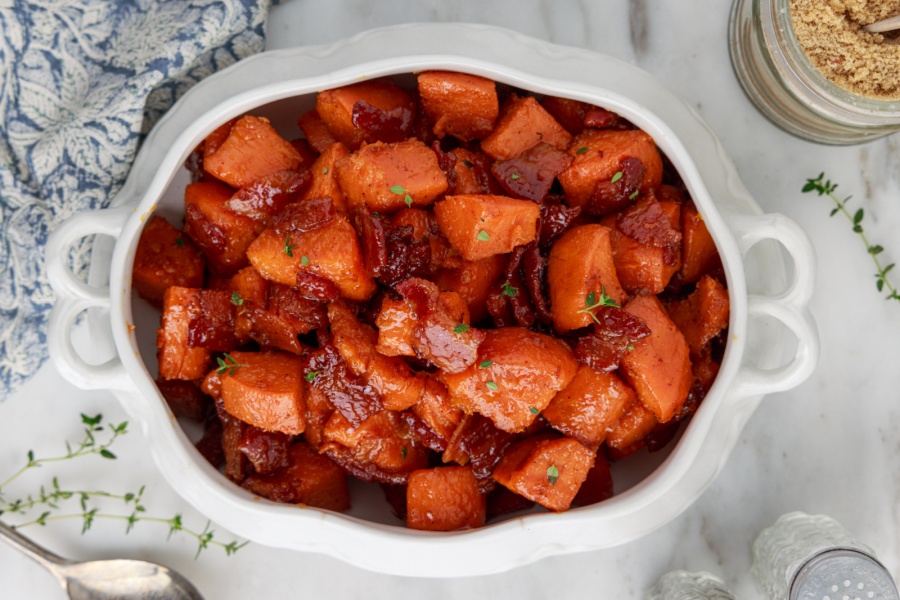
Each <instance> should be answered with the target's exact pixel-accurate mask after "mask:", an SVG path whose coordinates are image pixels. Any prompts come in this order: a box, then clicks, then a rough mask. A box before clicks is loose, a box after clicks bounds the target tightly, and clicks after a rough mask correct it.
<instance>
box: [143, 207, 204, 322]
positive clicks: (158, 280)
mask: <svg viewBox="0 0 900 600" xmlns="http://www.w3.org/2000/svg"><path fill="white" fill-rule="evenodd" d="M203 267H204V260H203V255H202V254H201V253H200V251H199V250H197V247H196V246H195V245H194V243H193V242H192V241H191V240H190V238H188V237H186V236H185V235H184V234H182V233H181V232H180V231H178V230H177V229H175V227H173V226H172V225H171V224H170V223H169V222H168V221H166V220H165V219H163V218H162V217H160V216H157V215H154V216H152V217H150V220H149V221H148V222H147V225H146V226H145V227H144V230H143V231H142V232H141V238H140V240H139V241H138V245H137V249H136V250H135V251H134V267H133V268H132V270H131V285H133V286H134V289H135V290H136V291H137V293H138V294H139V295H140V297H141V298H143V299H145V300H147V301H149V302H150V303H151V304H153V305H154V306H157V307H161V306H162V300H163V294H165V292H166V289H168V288H170V287H172V286H173V285H175V286H179V287H192V288H198V287H201V286H202V285H203Z"/></svg>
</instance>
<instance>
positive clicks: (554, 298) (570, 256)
mask: <svg viewBox="0 0 900 600" xmlns="http://www.w3.org/2000/svg"><path fill="white" fill-rule="evenodd" d="M609 238H610V229H609V228H608V227H605V226H603V225H598V224H587V225H579V226H577V227H573V228H571V229H569V230H568V231H566V232H565V233H564V234H563V235H562V236H561V237H560V238H559V239H558V240H557V241H556V243H555V244H553V247H552V248H551V249H550V256H549V258H548V260H547V282H548V285H549V288H550V313H551V315H552V317H553V326H554V327H555V328H556V331H558V332H560V333H565V332H567V331H571V330H573V329H579V328H581V327H585V326H587V325H590V324H591V322H592V320H593V319H592V317H591V315H590V314H588V312H586V311H585V308H586V307H587V305H588V303H587V298H588V296H590V295H591V294H593V296H594V298H596V299H599V298H600V297H601V294H602V293H603V292H604V291H605V292H606V294H607V295H608V296H609V297H610V298H612V299H613V300H614V301H615V302H617V303H619V304H621V303H622V302H624V301H625V299H626V298H627V297H628V296H627V294H626V293H625V290H623V289H622V286H621V285H620V284H619V278H618V276H617V275H616V267H615V263H614V262H613V255H612V246H611V244H610V241H609Z"/></svg>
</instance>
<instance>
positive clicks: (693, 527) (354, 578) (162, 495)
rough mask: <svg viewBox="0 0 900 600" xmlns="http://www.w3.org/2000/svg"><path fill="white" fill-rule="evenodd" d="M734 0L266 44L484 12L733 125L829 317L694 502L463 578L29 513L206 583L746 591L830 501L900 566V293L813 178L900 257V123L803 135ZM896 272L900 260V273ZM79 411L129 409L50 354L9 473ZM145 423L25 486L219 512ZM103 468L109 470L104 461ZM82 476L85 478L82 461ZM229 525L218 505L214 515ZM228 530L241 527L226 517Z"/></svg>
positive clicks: (84, 542)
mask: <svg viewBox="0 0 900 600" xmlns="http://www.w3.org/2000/svg"><path fill="white" fill-rule="evenodd" d="M729 4H730V3H728V2H722V1H721V0H696V1H694V2H691V3H681V2H668V3H664V2H647V0H609V1H607V2H596V3H589V2H582V1H578V0H554V1H550V0H543V1H541V0H494V1H493V2H489V3H488V2H480V1H479V2H475V1H473V0H459V1H457V2H452V3H448V2H438V1H436V0H423V1H422V2H418V3H415V5H413V3H408V2H401V1H398V0H383V1H380V2H371V1H366V0H327V1H326V0H288V1H287V2H285V3H284V4H282V5H281V6H278V7H275V8H274V9H273V10H272V13H271V16H270V21H269V47H270V48H282V47H288V46H294V45H298V44H320V43H324V42H330V41H336V40H339V39H342V38H345V37H348V36H351V35H353V34H356V33H358V32H360V31H363V30H365V29H369V28H372V27H379V26H385V25H392V24H398V23H409V22H426V21H436V22H441V21H455V22H473V23H487V24H491V25H496V26H500V27H505V28H508V29H513V30H516V31H519V32H521V33H524V34H527V35H530V36H532V37H535V38H539V39H543V40H547V41H550V42H553V43H557V44H564V45H572V46H580V47H584V48H588V49H591V50H595V51H599V52H604V53H607V54H610V55H613V56H616V57H618V58H621V59H624V60H627V61H629V62H632V63H634V64H636V65H637V66H639V67H641V68H643V69H645V70H647V71H649V72H650V73H652V74H653V75H655V76H656V77H658V78H659V79H660V80H661V81H662V82H663V83H664V84H665V85H666V86H668V87H669V88H671V89H672V90H674V91H675V92H676V93H677V94H679V95H680V96H682V97H683V98H685V99H686V100H687V101H688V102H689V103H690V104H691V105H692V106H694V107H695V108H696V109H697V111H698V112H699V113H700V115H701V116H702V117H703V119H704V120H705V121H706V122H707V123H708V124H709V125H710V126H711V128H712V129H713V130H714V131H715V133H716V134H717V135H718V137H719V139H720V140H721V142H722V144H723V145H724V147H725V148H726V150H727V151H728V153H729V154H730V156H731V157H732V159H733V160H734V162H735V164H736V166H737V169H738V172H739V173H740V176H741V178H742V179H743V181H744V183H745V184H746V186H747V188H748V189H749V190H750V192H751V193H752V194H753V196H754V197H755V198H756V200H757V201H758V202H759V204H760V205H761V206H762V207H763V209H764V210H765V211H767V212H781V213H783V214H785V215H787V216H789V217H791V218H792V219H794V220H795V221H796V222H797V223H799V224H800V225H801V226H802V227H803V228H804V229H805V230H806V231H807V233H808V234H809V236H810V237H811V239H812V241H813V244H814V246H815V249H816V252H817V255H818V273H817V277H818V279H817V284H816V292H815V296H814V298H813V301H812V304H811V309H812V311H813V313H814V315H815V316H816V319H817V321H818V325H819V330H820V335H821V345H822V350H821V355H820V358H819V366H818V369H817V370H816V372H815V373H814V374H813V376H812V377H811V378H810V379H809V380H808V381H807V382H806V383H804V384H803V385H801V386H800V387H798V388H796V389H794V390H792V391H790V392H786V393H781V394H772V395H770V396H768V397H767V398H765V399H764V400H763V402H762V404H761V406H760V407H759V409H758V410H757V411H756V413H755V414H754V415H753V416H752V418H751V419H750V421H749V423H748V425H747V427H746V428H745V429H744V431H743V432H742V435H741V436H740V438H739V441H738V443H737V444H736V446H735V448H734V450H733V452H732V454H731V456H730V458H729V459H728V462H727V464H726V466H725V468H724V470H723V472H722V473H721V474H720V475H719V476H718V478H717V479H716V480H715V481H714V482H713V483H712V485H711V486H710V487H709V489H708V490H707V491H706V492H705V493H704V494H703V496H702V497H701V498H700V499H699V500H697V501H696V502H695V503H694V504H693V505H692V506H691V507H690V508H688V509H687V510H686V511H685V512H684V513H683V514H681V515H680V516H678V517H677V518H676V519H674V520H673V521H672V522H670V523H669V524H668V525H666V526H664V527H663V528H661V529H659V530H657V531H655V532H653V533H651V534H650V535H648V536H646V537H644V538H642V539H640V540H637V541H635V542H632V543H629V544H627V545H624V546H620V547H616V548H612V549H609V550H604V551H597V552H589V553H582V554H575V555H568V556H562V557H555V558H546V559H543V560H541V561H539V562H537V563H534V564H531V565H529V566H526V567H523V568H519V569H517V570H514V571H511V572H508V573H503V574H498V575H491V576H484V577H473V578H460V579H452V580H430V579H413V578H401V577H393V576H386V575H379V574H374V573H370V572H366V571H362V570H360V569H357V568H355V567H352V566H348V565H346V564H343V563H341V562H338V561H336V560H334V559H331V558H326V557H322V556H319V555H314V554H301V553H296V552H289V551H281V550H274V549H269V548H265V547H263V546H260V545H250V546H248V547H246V548H244V549H242V550H241V551H240V552H238V553H237V554H236V555H234V556H231V557H226V556H224V553H222V552H221V551H219V550H217V549H215V548H213V549H210V550H209V551H207V552H204V553H203V554H202V555H201V556H200V557H199V558H198V559H196V560H194V558H193V556H194V552H195V543H194V541H193V540H191V539H189V538H188V537H186V536H183V535H175V536H174V537H173V538H172V539H171V540H170V541H168V542H167V541H166V528H165V526H162V525H154V524H152V523H142V524H139V525H138V526H136V527H135V529H134V530H133V531H132V532H131V533H130V534H128V535H127V536H126V535H125V534H124V533H123V532H124V526H123V524H122V523H118V522H105V521H104V522H100V521H98V522H97V523H96V524H95V525H94V526H93V528H92V530H91V531H89V532H88V533H86V534H85V535H83V536H82V535H81V523H80V522H74V521H71V522H62V521H60V522H54V523H50V524H48V525H47V526H46V527H43V528H41V527H33V528H28V529H26V530H25V531H24V533H26V534H27V535H30V536H31V537H33V538H34V539H35V540H36V541H38V542H39V543H42V544H45V545H47V546H48V547H50V548H52V549H53V550H55V551H57V552H58V553H60V554H62V555H65V556H69V557H79V558H100V557H131V558H140V559H145V560H152V561H157V562H161V563H164V564H167V565H169V566H173V567H176V568H177V569H178V570H179V571H181V572H182V573H183V574H184V575H186V576H187V577H188V578H189V579H191V580H192V581H194V582H195V583H196V584H197V586H198V587H199V588H200V590H201V591H202V592H203V594H204V595H205V597H206V598H209V599H213V598H214V599H223V600H229V599H237V598H247V597H260V596H264V595H265V596H269V595H270V596H273V597H279V596H300V595H303V596H304V597H308V598H324V597H335V598H371V597H375V598H380V597H391V598H395V599H397V600H400V599H405V598H410V599H412V598H420V597H422V596H423V595H425V594H427V597H429V598H435V599H438V598H445V597H446V598H457V597H465V598H496V597H503V598H506V597H509V598H513V597H515V598H520V599H524V598H535V599H538V598H548V597H551V596H552V597H554V598H558V599H565V598H585V597H600V598H623V599H624V598H641V597H642V595H643V593H644V591H645V590H646V589H647V588H649V587H650V586H652V585H653V584H654V583H655V582H656V581H657V580H658V578H659V577H660V576H661V575H663V574H664V573H666V572H668V571H670V570H673V569H687V570H691V571H699V570H705V571H709V572H712V573H714V574H716V575H718V576H719V577H721V578H722V579H723V580H724V581H725V582H726V583H727V585H728V586H729V587H730V588H731V589H732V591H733V592H734V594H735V596H736V597H737V598H746V599H751V598H759V597H761V596H760V594H759V591H758V590H757V589H756V587H755V584H754V582H753V580H752V578H751V576H750V574H749V570H750V563H751V556H750V546H751V544H752V542H753V539H754V538H755V537H756V535H757V533H758V532H759V531H760V530H761V529H762V528H764V527H766V526H768V525H770V524H771V523H773V522H774V521H775V519H776V518H777V517H778V516H779V515H781V514H783V513H785V512H789V511H793V510H803V511H806V512H811V513H825V514H828V515H830V516H832V517H834V518H835V519H837V520H838V521H840V522H841V523H842V524H843V525H844V526H845V527H846V528H847V529H848V530H850V531H851V532H852V533H853V534H855V535H856V536H857V537H858V538H859V539H860V540H862V541H863V542H865V543H867V544H868V545H870V546H872V547H873V548H874V549H875V550H876V552H877V554H878V556H879V558H880V559H881V560H882V562H883V563H884V564H885V565H886V566H887V568H888V570H889V571H891V573H892V574H893V575H894V576H895V578H897V577H898V576H900V543H898V542H900V538H898V533H900V529H898V522H897V521H898V517H900V403H898V398H897V396H898V389H900V375H898V370H897V360H898V357H900V303H897V302H888V301H885V300H884V299H883V296H882V295H879V294H878V293H877V291H876V289H875V278H874V273H875V269H874V267H873V265H872V262H871V259H870V258H869V256H868V255H867V254H866V252H865V249H864V247H863V245H862V244H861V242H860V241H859V239H858V238H857V236H856V235H855V234H854V233H853V232H852V231H851V228H850V226H849V224H848V223H847V222H846V221H843V220H841V218H840V217H835V218H829V212H830V210H831V208H832V207H831V205H830V204H829V201H828V200H827V199H824V198H819V197H816V196H814V195H808V194H806V195H805V194H801V192H800V189H801V187H802V185H803V183H804V181H805V180H806V178H809V177H815V176H817V175H818V174H819V173H820V172H822V171H824V172H825V173H826V174H827V176H828V177H829V178H830V179H831V180H832V181H836V182H839V184H840V188H839V191H840V192H843V194H845V195H850V194H852V195H853V197H854V199H853V200H852V206H854V207H862V208H864V209H865V211H866V219H865V222H864V225H865V226H866V232H867V234H868V235H869V237H870V240H871V241H872V242H873V243H878V244H881V245H883V246H884V247H885V253H884V254H883V255H882V256H883V257H884V258H885V260H887V261H889V262H890V261H895V260H897V261H900V236H897V235H896V234H895V232H896V231H900V169H898V168H897V165H898V162H897V161H898V160H900V141H898V140H900V138H897V137H896V136H894V137H893V138H887V139H882V140H880V141H876V142H872V143H869V144H866V145H861V146H853V147H829V146H821V145H815V144H812V143H808V142H804V141H802V140H799V139H797V138H793V137H791V136H790V135H788V134H786V133H784V132H782V131H781V130H779V129H778V128H776V127H775V126H774V125H772V124H770V123H769V122H768V121H767V120H765V119H764V118H763V117H762V116H761V115H760V114H759V113H758V112H757V111H756V110H755V109H754V108H753V106H752V105H751V104H750V103H749V101H748V100H747V99H746V98H745V96H744V94H743V92H742V91H741V89H740V86H739V85H738V83H737V80H736V79H735V77H734V74H733V73H732V70H731V64H730V60H729V55H728V45H727V44H728V42H727V25H728V16H729V10H730V5H729ZM897 277H900V275H898V276H897ZM79 413H86V414H96V413H103V415H104V418H105V419H106V420H109V421H112V422H118V421H121V420H123V419H124V418H125V416H124V411H123V410H122V408H121V407H120V406H119V405H118V403H117V402H116V401H115V399H114V398H113V397H112V396H111V395H110V394H108V393H98V392H85V391H81V390H77V389H75V388H73V387H72V386H71V385H69V384H67V383H65V382H64V381H63V380H62V378H61V377H60V376H59V375H58V374H57V373H56V372H55V370H54V369H53V367H52V366H51V365H47V366H45V367H44V368H43V369H42V370H41V372H40V373H39V374H38V376H37V377H36V378H35V379H34V380H32V381H31V382H30V383H29V384H27V385H26V386H25V387H23V388H22V389H21V390H20V391H19V392H18V393H16V394H15V395H14V396H12V397H10V398H9V399H8V400H7V401H6V402H5V403H4V404H3V405H2V406H0V479H3V478H4V477H5V476H6V475H7V474H8V473H10V472H12V471H13V470H14V469H15V468H17V466H18V465H20V464H21V463H22V462H23V461H24V460H25V455H26V453H27V451H28V450H29V449H31V450H34V451H35V453H36V454H37V455H39V456H49V455H54V454H57V453H59V452H60V451H61V450H63V443H64V441H65V440H77V439H78V437H79V436H80V432H81V425H80V418H79V416H78V415H79ZM144 444H145V441H144V440H142V439H141V438H140V434H139V433H137V432H136V431H135V432H134V433H131V434H129V435H128V436H125V437H124V438H123V439H122V440H121V441H117V442H116V454H117V455H118V456H119V458H118V459H117V460H116V461H109V462H108V463H103V464H102V465H98V464H97V461H99V460H102V459H99V458H85V459H82V460H83V461H85V462H83V463H82V466H80V467H79V468H78V469H77V470H76V469H72V470H54V467H52V466H48V467H47V468H46V469H45V470H35V472H33V473H29V474H28V475H27V477H29V478H30V479H27V481H26V480H24V478H23V481H22V482H21V483H22V488H21V489H22V490H26V489H33V488H36V487H37V486H38V485H40V484H41V483H49V481H50V480H51V478H52V476H53V475H56V474H58V475H59V476H60V483H61V484H63V485H68V486H71V487H77V486H86V487H87V486H100V487H105V488H114V489H121V490H128V489H132V488H136V487H140V485H146V492H145V495H144V501H145V505H146V506H147V508H148V512H150V513H153V514H154V515H159V516H166V517H169V516H172V515H174V514H176V513H180V514H182V515H183V520H184V522H185V524H188V525H192V526H196V527H199V528H202V527H203V525H204V523H205V520H204V519H203V517H202V516H201V515H199V514H198V513H197V512H196V511H194V510H193V509H192V508H191V507H190V506H188V505H187V504H186V503H185V502H184V501H182V500H181V499H180V497H179V496H178V495H177V494H176V493H175V492H174V491H173V490H172V489H171V488H170V487H169V486H168V484H167V483H166V482H165V480H164V479H163V478H162V476H161V475H160V474H159V473H158V472H157V470H156V468H155V467H154V466H153V465H152V463H151V461H150V458H149V456H148V455H147V454H146V452H144V451H142V447H143V445H144ZM100 467H102V469H101V468H100ZM73 476H74V477H75V478H76V480H73V479H72V478H73ZM212 527H213V528H215V524H213V525H212ZM216 539H222V540H224V541H230V539H231V538H230V537H229V535H228V532H227V531H224V530H221V529H217V530H216ZM0 597H2V598H12V599H19V598H29V599H31V598H41V599H43V598H47V599H53V598H64V597H65V595H64V594H63V593H62V591H61V590H60V589H59V586H58V584H57V583H56V582H55V581H54V580H53V578H52V577H50V576H49V575H47V574H46V573H44V572H43V571H42V570H41V569H40V567H38V566H37V565H35V564H34V563H32V562H30V561H29V560H28V559H26V558H24V557H21V556H19V555H17V554H15V553H13V552H12V551H11V550H9V549H8V548H6V547H0Z"/></svg>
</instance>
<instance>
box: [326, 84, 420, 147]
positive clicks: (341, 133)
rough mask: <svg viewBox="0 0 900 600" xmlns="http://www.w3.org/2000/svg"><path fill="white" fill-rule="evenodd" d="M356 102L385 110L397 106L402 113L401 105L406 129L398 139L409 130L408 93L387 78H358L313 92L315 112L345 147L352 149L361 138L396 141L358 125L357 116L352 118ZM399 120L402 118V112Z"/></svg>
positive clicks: (355, 110)
mask: <svg viewBox="0 0 900 600" xmlns="http://www.w3.org/2000/svg"><path fill="white" fill-rule="evenodd" d="M360 103H363V104H365V105H368V106H369V107H371V108H374V109H377V110H379V111H384V112H386V113H390V112H391V111H398V110H399V111H400V112H401V113H402V111H403V110H404V109H405V110H407V111H409V115H408V118H409V121H408V124H407V126H408V127H409V128H410V129H409V130H407V132H406V133H407V134H406V135H402V137H399V139H405V138H406V137H408V134H409V133H411V127H412V110H411V109H412V102H411V100H410V97H409V94H407V93H406V92H405V91H403V90H402V89H400V88H399V87H397V86H396V85H394V84H393V83H392V82H391V81H390V80H388V79H374V80H372V81H362V82H360V83H354V84H352V85H346V86H344V87H340V88H337V89H333V90H326V91H324V92H322V93H320V94H319V95H318V96H317V99H316V112H317V113H318V115H319V116H320V117H321V118H322V120H323V121H324V122H325V124H326V125H327V126H328V129H329V131H331V133H332V135H334V137H335V138H337V140H338V141H339V142H341V143H342V144H344V145H345V146H347V147H348V148H351V149H356V148H358V147H359V146H360V144H361V143H362V142H369V143H371V142H375V141H380V140H381V141H396V139H388V140H385V138H384V136H383V135H378V132H375V133H373V132H370V130H369V128H365V127H361V126H360V125H359V117H358V116H357V118H356V119H354V113H356V114H357V115H358V114H359V109H358V108H357V107H358V106H360V105H361V104H360ZM400 120H401V121H402V116H400ZM391 138H397V135H392V136H391Z"/></svg>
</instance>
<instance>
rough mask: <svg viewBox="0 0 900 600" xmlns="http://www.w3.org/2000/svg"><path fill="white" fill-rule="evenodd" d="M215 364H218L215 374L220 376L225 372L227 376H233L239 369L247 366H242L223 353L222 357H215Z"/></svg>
mask: <svg viewBox="0 0 900 600" xmlns="http://www.w3.org/2000/svg"><path fill="white" fill-rule="evenodd" d="M216 363H218V365H219V368H218V369H216V373H218V374H219V375H221V374H222V373H224V372H225V371H228V374H229V375H234V373H235V371H237V370H238V369H239V368H240V367H246V366H247V365H242V364H241V363H239V362H238V361H236V360H234V358H233V357H232V356H231V355H230V354H228V353H227V352H226V353H224V354H223V355H222V356H219V357H216Z"/></svg>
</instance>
